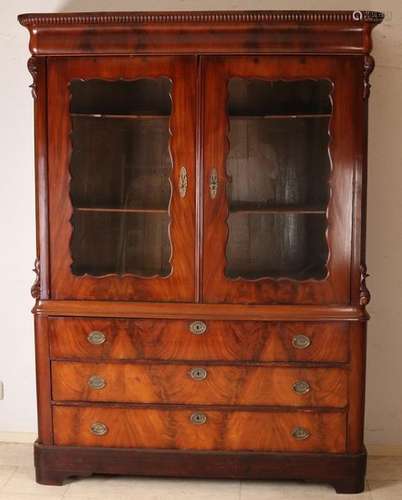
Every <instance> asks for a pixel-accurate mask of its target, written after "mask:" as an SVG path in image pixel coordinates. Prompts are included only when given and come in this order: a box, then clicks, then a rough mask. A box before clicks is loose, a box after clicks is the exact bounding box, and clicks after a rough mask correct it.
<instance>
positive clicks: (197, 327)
mask: <svg viewBox="0 0 402 500" xmlns="http://www.w3.org/2000/svg"><path fill="white" fill-rule="evenodd" d="M206 331H207V325H206V324H205V323H204V322H203V321H193V322H192V323H191V324H190V332H191V333H192V334H193V335H202V334H203V333H205V332H206Z"/></svg>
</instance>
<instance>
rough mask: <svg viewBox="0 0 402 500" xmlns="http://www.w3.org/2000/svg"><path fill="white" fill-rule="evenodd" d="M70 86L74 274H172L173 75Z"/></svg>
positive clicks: (79, 83)
mask: <svg viewBox="0 0 402 500" xmlns="http://www.w3.org/2000/svg"><path fill="white" fill-rule="evenodd" d="M70 90H71V107H70V114H71V121H72V133H71V144H72V153H71V164H70V173H71V184H70V195H71V202H72V205H73V209H74V211H73V217H72V219H71V223H72V225H73V234H72V239H71V254H72V260H73V263H72V272H73V274H75V275H83V274H90V275H93V276H101V275H105V274H126V273H130V274H135V275H137V276H143V277H149V276H156V275H159V276H168V275H169V274H170V271H171V266H170V262H169V260H170V255H171V244H170V240H169V223H170V217H169V213H168V210H169V202H170V196H171V187H170V182H169V177H170V173H171V168H172V162H171V157H170V153H169V139H170V133H169V116H170V113H171V99H170V93H171V82H170V80H169V79H167V78H159V79H140V80H135V81H103V80H88V81H81V80H74V81H72V82H71V84H70Z"/></svg>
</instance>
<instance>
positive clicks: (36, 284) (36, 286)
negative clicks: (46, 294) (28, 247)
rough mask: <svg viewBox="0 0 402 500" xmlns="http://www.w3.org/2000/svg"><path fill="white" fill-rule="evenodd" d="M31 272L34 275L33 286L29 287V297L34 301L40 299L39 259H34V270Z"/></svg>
mask: <svg viewBox="0 0 402 500" xmlns="http://www.w3.org/2000/svg"><path fill="white" fill-rule="evenodd" d="M32 271H33V272H34V273H35V274H36V277H35V281H34V284H33V285H32V287H31V295H32V297H33V298H34V299H39V298H40V262H39V259H38V258H36V259H35V264H34V268H33V269H32Z"/></svg>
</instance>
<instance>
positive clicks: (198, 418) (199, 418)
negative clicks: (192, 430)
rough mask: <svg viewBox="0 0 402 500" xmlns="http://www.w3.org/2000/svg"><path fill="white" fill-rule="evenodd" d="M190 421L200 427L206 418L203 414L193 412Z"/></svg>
mask: <svg viewBox="0 0 402 500" xmlns="http://www.w3.org/2000/svg"><path fill="white" fill-rule="evenodd" d="M190 421H191V423H192V424H194V425H202V424H205V423H206V422H207V416H206V415H205V413H201V412H195V413H193V414H192V415H191V416H190Z"/></svg>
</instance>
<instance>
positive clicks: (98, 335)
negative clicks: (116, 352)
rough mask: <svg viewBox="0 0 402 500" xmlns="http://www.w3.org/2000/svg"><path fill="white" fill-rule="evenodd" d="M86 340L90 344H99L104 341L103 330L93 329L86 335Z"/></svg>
mask: <svg viewBox="0 0 402 500" xmlns="http://www.w3.org/2000/svg"><path fill="white" fill-rule="evenodd" d="M87 340H88V342H89V343H90V344H92V345H100V344H103V343H104V342H105V341H106V335H105V334H104V333H103V332H100V331H98V330H94V331H93V332H91V333H90V334H89V335H88V337H87Z"/></svg>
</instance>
